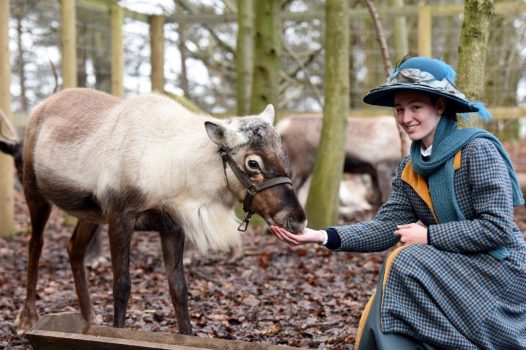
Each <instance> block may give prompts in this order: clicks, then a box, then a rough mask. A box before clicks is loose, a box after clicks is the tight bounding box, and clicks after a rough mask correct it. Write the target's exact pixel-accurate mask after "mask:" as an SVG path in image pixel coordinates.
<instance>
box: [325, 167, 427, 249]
mask: <svg viewBox="0 0 526 350" xmlns="http://www.w3.org/2000/svg"><path fill="white" fill-rule="evenodd" d="M406 163H407V158H405V159H403V160H402V161H401V162H400V164H399V165H398V169H397V171H396V176H395V177H394V179H393V182H392V185H393V186H392V187H393V189H392V192H391V195H390V196H389V199H388V200H387V201H386V202H385V203H384V204H383V205H382V206H381V207H380V209H379V210H378V213H377V214H376V216H375V218H374V219H373V220H371V221H367V222H363V223H358V224H353V225H344V226H335V227H331V228H332V229H334V230H335V231H336V232H337V233H338V235H339V236H340V240H341V244H340V247H339V249H337V250H339V251H348V252H377V251H383V250H386V249H388V248H390V247H392V246H393V245H395V244H396V243H398V241H399V240H400V238H399V237H398V236H395V235H394V231H395V228H396V226H397V225H401V224H408V223H412V222H416V221H417V220H418V219H417V217H416V214H415V211H414V209H413V207H412V205H411V203H410V201H409V199H408V197H407V191H406V190H405V189H404V187H405V185H404V183H403V182H402V179H401V174H402V171H403V169H404V167H405V165H406Z"/></svg>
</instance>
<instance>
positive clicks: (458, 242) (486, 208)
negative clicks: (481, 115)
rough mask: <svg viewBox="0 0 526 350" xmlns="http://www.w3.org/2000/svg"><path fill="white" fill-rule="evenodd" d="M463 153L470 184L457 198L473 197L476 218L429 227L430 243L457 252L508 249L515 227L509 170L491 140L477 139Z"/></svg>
mask: <svg viewBox="0 0 526 350" xmlns="http://www.w3.org/2000/svg"><path fill="white" fill-rule="evenodd" d="M463 152H465V156H464V155H463V157H462V159H463V162H464V160H465V163H466V166H467V167H468V168H467V170H468V180H467V181H468V182H469V184H468V185H466V186H464V187H463V188H465V190H462V191H457V194H456V195H457V198H458V197H459V196H471V201H472V206H473V210H474V212H475V215H474V217H473V218H472V219H471V220H462V221H452V222H448V223H444V224H437V225H431V226H429V228H428V230H429V231H428V237H429V240H430V242H429V244H431V245H433V246H435V247H436V248H438V249H441V250H446V251H451V252H457V253H481V252H487V251H489V250H492V249H495V248H498V247H502V246H506V244H507V243H508V242H509V241H510V239H511V237H512V235H513V231H514V227H515V224H514V221H513V195H512V185H511V178H510V176H509V174H508V168H507V166H506V164H505V162H504V160H503V159H502V157H501V155H500V153H499V151H498V150H497V148H496V146H495V145H494V144H493V143H492V142H491V141H489V140H485V139H475V140H474V141H472V142H471V143H469V144H468V145H467V146H466V147H465V148H464V150H463Z"/></svg>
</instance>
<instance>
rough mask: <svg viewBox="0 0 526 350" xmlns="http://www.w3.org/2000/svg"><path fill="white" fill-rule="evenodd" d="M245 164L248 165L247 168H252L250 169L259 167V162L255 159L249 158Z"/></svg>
mask: <svg viewBox="0 0 526 350" xmlns="http://www.w3.org/2000/svg"><path fill="white" fill-rule="evenodd" d="M247 165H248V168H249V169H252V170H258V169H259V164H258V162H256V161H255V160H249V161H248V162H247Z"/></svg>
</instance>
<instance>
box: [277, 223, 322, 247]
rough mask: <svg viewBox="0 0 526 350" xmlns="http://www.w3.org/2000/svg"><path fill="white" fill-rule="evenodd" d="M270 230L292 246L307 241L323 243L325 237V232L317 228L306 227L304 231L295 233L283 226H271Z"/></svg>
mask: <svg viewBox="0 0 526 350" xmlns="http://www.w3.org/2000/svg"><path fill="white" fill-rule="evenodd" d="M270 230H271V231H272V232H273V233H274V234H275V235H276V236H277V237H278V238H279V239H280V240H282V241H283V242H285V243H287V244H288V245H290V246H291V247H296V246H299V245H302V244H307V243H323V239H324V238H325V236H324V234H323V232H321V231H317V230H311V229H310V228H307V227H305V228H304V229H303V231H302V232H301V233H300V234H298V235H295V234H294V233H291V232H289V231H287V230H285V229H284V228H282V227H278V226H274V225H272V226H270Z"/></svg>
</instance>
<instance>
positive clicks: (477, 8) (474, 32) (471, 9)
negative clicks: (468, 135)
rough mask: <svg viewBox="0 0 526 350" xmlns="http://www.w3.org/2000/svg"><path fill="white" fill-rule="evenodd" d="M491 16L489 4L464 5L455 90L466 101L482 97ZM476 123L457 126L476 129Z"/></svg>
mask: <svg viewBox="0 0 526 350" xmlns="http://www.w3.org/2000/svg"><path fill="white" fill-rule="evenodd" d="M494 12H495V6H494V3H493V0H466V2H465V4H464V22H463V23H462V30H461V32H460V44H459V47H458V76H457V86H458V88H459V89H460V90H461V91H462V92H464V93H465V94H466V97H467V98H468V99H469V100H480V99H481V98H482V96H483V93H484V73H485V67H486V52H487V47H488V38H489V32H490V25H491V22H492V20H493V15H494ZM477 121H478V118H472V120H471V121H463V122H462V123H461V126H480V124H479V123H477Z"/></svg>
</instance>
